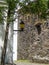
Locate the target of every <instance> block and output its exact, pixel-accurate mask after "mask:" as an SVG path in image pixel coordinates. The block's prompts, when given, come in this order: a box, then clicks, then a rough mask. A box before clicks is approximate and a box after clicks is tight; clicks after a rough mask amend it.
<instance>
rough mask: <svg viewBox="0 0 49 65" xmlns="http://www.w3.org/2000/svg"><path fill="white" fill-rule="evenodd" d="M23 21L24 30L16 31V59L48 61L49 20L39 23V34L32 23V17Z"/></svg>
mask: <svg viewBox="0 0 49 65" xmlns="http://www.w3.org/2000/svg"><path fill="white" fill-rule="evenodd" d="M24 23H25V28H24V31H23V32H18V44H17V45H18V59H28V60H31V61H32V62H33V61H35V62H49V27H48V25H49V22H48V21H47V22H45V23H44V24H41V25H40V26H41V33H40V34H38V30H37V28H36V26H35V25H34V19H31V21H30V22H27V21H26V20H24ZM18 25H19V24H18Z"/></svg>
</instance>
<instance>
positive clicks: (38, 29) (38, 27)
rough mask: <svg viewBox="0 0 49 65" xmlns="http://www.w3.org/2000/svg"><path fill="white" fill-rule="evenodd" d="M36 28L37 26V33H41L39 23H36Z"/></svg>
mask: <svg viewBox="0 0 49 65" xmlns="http://www.w3.org/2000/svg"><path fill="white" fill-rule="evenodd" d="M36 28H37V31H38V34H40V33H41V25H39V24H37V25H36Z"/></svg>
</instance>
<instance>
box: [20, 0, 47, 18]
mask: <svg viewBox="0 0 49 65" xmlns="http://www.w3.org/2000/svg"><path fill="white" fill-rule="evenodd" d="M26 3H27V5H26ZM20 6H21V7H22V9H21V10H20V11H21V12H23V13H24V14H25V13H32V14H36V15H38V16H39V18H41V19H42V18H44V19H46V16H47V13H46V11H47V10H48V5H47V0H35V1H31V0H29V1H28V0H27V1H26V0H25V3H24V2H23V3H20Z"/></svg>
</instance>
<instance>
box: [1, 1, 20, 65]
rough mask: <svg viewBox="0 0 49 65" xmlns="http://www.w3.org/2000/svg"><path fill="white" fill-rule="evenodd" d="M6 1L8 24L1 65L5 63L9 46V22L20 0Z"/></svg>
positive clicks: (11, 20)
mask: <svg viewBox="0 0 49 65" xmlns="http://www.w3.org/2000/svg"><path fill="white" fill-rule="evenodd" d="M5 2H6V4H7V6H8V8H7V10H8V12H7V22H6V23H7V24H6V31H5V39H4V47H3V50H2V56H1V65H5V55H6V48H7V41H8V32H9V24H10V22H13V16H14V13H15V9H16V6H17V4H18V2H19V0H5ZM1 15H2V14H1Z"/></svg>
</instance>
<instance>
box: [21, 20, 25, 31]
mask: <svg viewBox="0 0 49 65" xmlns="http://www.w3.org/2000/svg"><path fill="white" fill-rule="evenodd" d="M24 26H25V24H24V21H22V20H21V22H20V31H24Z"/></svg>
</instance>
